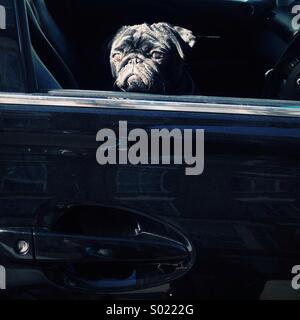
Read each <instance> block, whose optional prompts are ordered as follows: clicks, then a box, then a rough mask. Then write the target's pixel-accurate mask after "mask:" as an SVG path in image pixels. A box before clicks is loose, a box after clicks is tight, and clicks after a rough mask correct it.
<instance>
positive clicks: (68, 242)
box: [34, 229, 189, 263]
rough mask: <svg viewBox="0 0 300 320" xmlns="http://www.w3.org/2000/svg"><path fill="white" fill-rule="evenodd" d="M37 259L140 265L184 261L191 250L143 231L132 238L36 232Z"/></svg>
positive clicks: (171, 240) (45, 231)
mask: <svg viewBox="0 0 300 320" xmlns="http://www.w3.org/2000/svg"><path fill="white" fill-rule="evenodd" d="M34 239H35V244H34V247H35V257H36V259H37V260H38V261H43V262H51V261H53V262H73V263H75V262H80V261H81V262H83V261H86V262H138V263H142V262H144V263H151V262H153V263H157V262H160V263H166V262H176V261H183V260H184V259H185V258H187V257H188V255H189V252H188V250H187V248H186V247H185V246H184V245H183V244H182V243H180V242H178V241H175V240H173V239H169V238H167V237H162V236H160V235H156V234H151V233H146V232H141V233H140V234H138V235H136V236H134V237H132V238H125V237H116V238H115V237H114V238H110V237H92V236H81V235H68V234H59V233H52V232H50V231H47V230H43V229H35V230H34Z"/></svg>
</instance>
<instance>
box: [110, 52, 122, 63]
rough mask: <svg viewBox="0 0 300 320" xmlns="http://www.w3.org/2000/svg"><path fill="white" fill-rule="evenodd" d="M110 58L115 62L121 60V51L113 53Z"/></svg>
mask: <svg viewBox="0 0 300 320" xmlns="http://www.w3.org/2000/svg"><path fill="white" fill-rule="evenodd" d="M112 58H113V60H114V61H115V62H120V61H121V60H122V54H121V53H114V54H113V55H112Z"/></svg>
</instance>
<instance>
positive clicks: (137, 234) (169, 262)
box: [0, 205, 195, 293]
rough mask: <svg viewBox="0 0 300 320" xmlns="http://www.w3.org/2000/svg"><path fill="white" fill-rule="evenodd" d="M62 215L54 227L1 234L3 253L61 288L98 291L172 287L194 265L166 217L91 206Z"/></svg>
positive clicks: (188, 244) (70, 209)
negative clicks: (37, 269)
mask: <svg viewBox="0 0 300 320" xmlns="http://www.w3.org/2000/svg"><path fill="white" fill-rule="evenodd" d="M58 213H59V214H61V212H58ZM61 217H62V219H61V220H59V219H58V220H57V221H58V222H59V223H57V225H53V226H52V227H51V226H44V225H42V224H38V225H37V226H35V227H28V228H5V229H2V230H0V231H1V232H0V253H1V252H3V253H4V254H5V255H6V256H9V257H10V258H13V259H17V260H18V263H22V261H24V263H26V265H31V266H32V267H33V268H35V267H37V266H38V268H39V271H40V272H42V273H43V275H44V276H46V279H48V280H50V281H51V282H53V283H55V284H57V285H59V286H62V287H68V288H71V289H76V290H88V291H91V292H94V291H96V292H97V293H98V292H100V293H103V292H105V293H107V292H119V291H120V292H121V291H135V290H139V289H145V288H150V287H154V286H158V285H159V286H160V285H162V284H165V283H170V282H171V281H173V280H175V279H177V278H179V277H182V276H183V275H184V274H185V273H186V272H188V271H189V270H190V269H191V267H192V265H193V263H194V261H195V252H194V249H193V246H192V244H191V242H190V241H189V240H188V239H187V238H186V237H185V235H184V234H182V233H181V231H179V230H178V229H177V228H175V227H173V226H171V225H169V224H168V223H167V222H164V221H163V220H162V219H161V220H159V219H158V218H155V217H151V216H148V215H144V214H140V213H135V212H127V211H123V210H117V209H116V210H114V209H111V210H110V209H108V208H103V207H98V206H88V205H87V206H82V205H81V206H71V207H68V208H67V209H65V208H63V209H62V216H61ZM24 243H25V244H26V246H25V247H24V245H23V244H24ZM26 247H27V248H28V250H24V248H25V249H26ZM36 262H39V263H38V264H36Z"/></svg>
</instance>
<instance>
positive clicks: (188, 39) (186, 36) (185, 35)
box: [174, 26, 196, 48]
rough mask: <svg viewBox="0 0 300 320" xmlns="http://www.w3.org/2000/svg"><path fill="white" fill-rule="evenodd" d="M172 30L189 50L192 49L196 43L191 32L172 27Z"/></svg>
mask: <svg viewBox="0 0 300 320" xmlns="http://www.w3.org/2000/svg"><path fill="white" fill-rule="evenodd" d="M174 29H175V30H176V31H177V32H178V34H179V35H180V37H181V38H182V40H183V41H184V42H185V43H187V44H188V45H189V46H190V47H191V48H193V46H194V45H195V43H196V36H195V35H194V34H193V32H192V31H191V30H188V29H185V28H182V27H178V26H174Z"/></svg>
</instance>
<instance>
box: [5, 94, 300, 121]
mask: <svg viewBox="0 0 300 320" xmlns="http://www.w3.org/2000/svg"><path fill="white" fill-rule="evenodd" d="M278 103H281V102H280V101H278ZM0 105H24V106H28V105H30V106H48V107H49V106H55V107H79V108H100V109H130V110H144V111H146V110H149V111H172V112H196V113H216V114H233V115H248V116H249V115H253V116H275V117H300V103H299V105H298V104H295V102H293V101H291V103H290V106H286V102H285V103H284V104H282V106H259V105H247V104H245V105H244V104H230V103H210V102H208V103H206V102H182V101H181V102H176V101H161V100H143V99H129V98H111V97H110V98H105V97H99V98H97V97H95V98H85V97H70V96H62V95H57V96H56V95H49V94H6V93H0ZM0 110H1V106H0Z"/></svg>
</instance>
